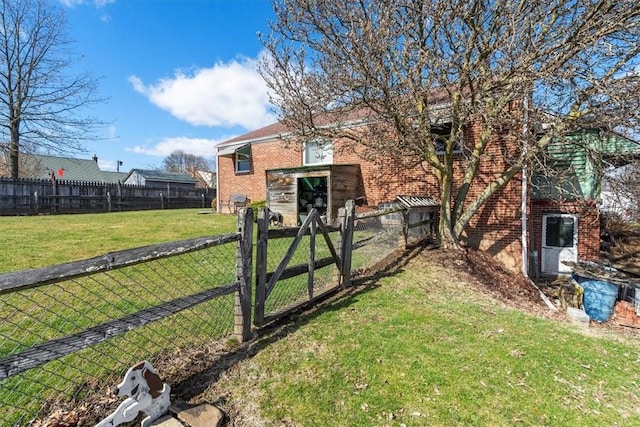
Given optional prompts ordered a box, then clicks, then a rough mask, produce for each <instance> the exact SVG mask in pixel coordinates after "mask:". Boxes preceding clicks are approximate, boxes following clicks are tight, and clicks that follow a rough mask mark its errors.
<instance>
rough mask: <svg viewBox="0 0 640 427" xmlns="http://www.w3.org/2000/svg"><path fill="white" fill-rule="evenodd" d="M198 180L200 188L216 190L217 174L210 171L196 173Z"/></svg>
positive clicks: (197, 185)
mask: <svg viewBox="0 0 640 427" xmlns="http://www.w3.org/2000/svg"><path fill="white" fill-rule="evenodd" d="M195 178H196V180H197V181H198V183H197V184H196V187H198V188H216V173H215V172H210V171H201V170H198V171H196V177H195Z"/></svg>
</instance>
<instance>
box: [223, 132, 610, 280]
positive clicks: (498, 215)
mask: <svg viewBox="0 0 640 427" xmlns="http://www.w3.org/2000/svg"><path fill="white" fill-rule="evenodd" d="M481 129H482V125H481V123H474V124H473V125H472V126H469V127H468V129H467V130H466V131H465V139H466V141H467V143H469V144H470V143H472V142H473V140H474V138H476V137H477V133H478V132H480V131H481ZM513 147H515V145H514V144H513V143H512V142H510V141H507V140H503V139H495V140H494V141H492V144H490V146H489V148H488V150H487V152H486V155H485V156H484V158H483V160H482V161H481V165H480V168H479V173H478V177H477V179H476V181H475V182H474V184H473V185H472V187H471V188H470V191H469V197H468V200H473V199H474V198H475V196H477V195H478V194H479V192H480V191H481V190H482V189H484V187H485V186H486V185H487V183H489V182H490V181H491V180H492V179H493V178H495V177H496V176H497V175H498V174H499V173H500V172H501V171H503V170H504V168H505V167H506V165H507V160H506V159H505V156H508V155H509V152H510V151H511V152H512V150H513V149H514V148H513ZM333 161H334V163H343V164H345V163H358V164H360V169H361V173H362V180H363V182H364V194H362V196H365V197H366V199H367V202H368V204H369V205H370V206H375V205H378V204H380V203H383V202H388V201H391V200H394V199H395V197H396V196H397V195H401V194H407V195H429V196H432V197H434V198H436V200H437V199H439V194H440V193H439V191H440V190H439V186H438V183H437V180H436V178H435V176H434V175H433V174H432V172H431V171H430V168H429V167H428V166H425V167H423V166H421V165H413V166H407V165H404V164H400V162H394V161H392V160H390V159H382V160H376V161H369V160H363V159H362V158H361V157H360V156H359V155H358V153H357V152H356V151H355V150H353V149H345V150H341V149H340V146H339V143H336V144H335V147H334V160H333ZM465 162H466V160H465V159H464V157H463V156H462V155H461V156H460V157H459V159H458V160H457V165H458V169H456V174H455V175H456V176H455V179H456V182H458V183H459V182H460V180H461V177H462V173H463V171H464V166H465ZM301 165H302V153H301V152H300V150H299V149H294V148H285V146H284V145H283V143H282V142H280V141H272V142H265V143H258V144H254V145H252V166H251V171H250V173H248V174H235V173H234V163H233V158H231V157H219V164H218V174H219V179H220V181H219V182H220V186H219V188H218V196H219V200H220V201H222V202H224V201H226V200H228V198H229V195H230V194H232V193H245V194H247V195H248V196H249V198H250V199H251V200H252V201H257V200H265V198H266V182H265V170H268V169H277V168H283V167H296V166H301ZM521 185H522V184H521V175H520V174H517V175H516V176H515V177H514V178H513V179H512V180H511V181H509V182H508V183H507V184H506V185H505V187H504V188H502V189H501V190H500V191H498V192H497V194H496V195H494V196H493V197H492V198H490V199H489V200H488V201H487V202H486V203H485V204H484V205H483V206H482V207H481V208H480V209H479V210H478V212H477V213H476V215H475V216H474V217H473V218H472V220H471V221H470V223H469V225H468V226H467V228H466V229H465V231H464V234H463V242H464V243H466V244H468V245H469V246H471V247H474V248H479V249H482V250H484V251H487V252H489V253H490V254H492V255H493V256H494V257H496V258H497V259H498V260H499V261H501V262H502V263H503V264H504V265H505V266H506V267H507V268H509V269H511V270H513V271H520V269H521V266H522V255H521V254H522V245H521V237H522V228H521V197H522V190H521V188H522V187H521ZM455 190H456V189H454V195H455ZM556 208H557V209H561V210H562V211H563V212H572V211H571V209H574V208H575V207H573V208H572V207H571V206H568V205H567V206H562V207H556ZM592 208H595V206H592ZM540 209H543V210H544V209H550V208H549V207H546V208H544V207H543V206H541V205H539V204H536V205H535V206H534V209H533V210H532V212H533V216H532V218H531V219H530V221H531V224H530V226H532V227H533V229H534V235H533V241H534V242H535V243H536V244H537V245H538V246H539V245H540V234H539V229H541V221H542V216H541V212H542V210H540ZM554 209H555V208H554ZM556 212H557V210H556ZM594 212H595V214H594ZM583 213H586V214H587V216H585V217H584V218H582V217H581V218H580V221H579V233H580V236H581V237H580V238H579V256H580V258H581V259H597V255H598V247H599V228H598V230H597V231H594V230H595V229H596V228H597V226H598V222H597V209H591V210H589V211H588V212H587V211H583ZM536 227H537V228H536ZM536 230H538V234H535V233H536ZM538 250H539V249H538ZM538 253H540V252H538Z"/></svg>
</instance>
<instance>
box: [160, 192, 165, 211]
mask: <svg viewBox="0 0 640 427" xmlns="http://www.w3.org/2000/svg"><path fill="white" fill-rule="evenodd" d="M160 209H164V197H162V193H160Z"/></svg>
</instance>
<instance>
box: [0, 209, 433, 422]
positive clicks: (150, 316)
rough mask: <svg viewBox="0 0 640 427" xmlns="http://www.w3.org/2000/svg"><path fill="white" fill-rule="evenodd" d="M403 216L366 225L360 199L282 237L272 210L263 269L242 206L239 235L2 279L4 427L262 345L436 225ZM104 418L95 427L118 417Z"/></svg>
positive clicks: (384, 215)
mask: <svg viewBox="0 0 640 427" xmlns="http://www.w3.org/2000/svg"><path fill="white" fill-rule="evenodd" d="M403 218H407V219H408V218H411V215H408V214H407V212H406V210H403V209H401V208H391V209H387V210H384V211H378V212H371V213H367V214H364V215H356V213H355V206H354V203H353V202H352V201H349V202H348V203H347V205H346V206H345V208H342V209H341V211H340V217H339V221H338V222H337V223H336V224H333V225H329V224H325V223H324V222H323V221H322V219H321V217H320V215H318V213H317V211H316V212H311V213H310V214H309V215H308V216H307V218H306V220H305V222H304V223H303V224H302V226H301V227H300V228H280V227H270V226H269V223H268V215H267V211H266V210H261V211H260V212H259V214H258V221H257V227H256V228H257V240H256V258H255V261H254V258H253V228H254V227H253V211H252V209H251V208H240V209H239V212H238V227H237V232H236V233H233V234H227V235H220V236H211V237H203V238H197V239H188V240H183V241H179V242H172V243H163V244H159V245H151V246H147V247H142V248H136V249H131V250H124V251H120V252H113V253H109V254H106V255H104V256H100V257H95V258H91V259H88V260H84V261H77V262H72V263H67V264H61V265H55V266H51V267H46V268H40V269H34V270H26V271H20V272H13V273H5V274H0V296H1V298H0V319H1V322H0V424H2V425H23V424H26V423H27V422H28V421H29V420H40V421H42V420H45V419H46V418H47V415H48V414H49V413H51V412H52V411H53V410H55V409H56V408H58V407H59V406H60V405H63V406H64V405H70V404H71V403H70V402H80V403H82V400H83V399H92V398H93V399H95V398H96V397H95V396H96V395H102V396H105V395H109V391H108V390H109V389H110V388H111V387H112V386H113V385H114V384H115V383H116V382H117V381H118V380H119V378H118V377H119V375H120V374H121V373H122V372H123V371H124V370H126V367H128V366H131V365H132V364H134V363H135V362H137V361H138V360H141V359H147V360H150V361H152V362H153V361H154V360H156V359H158V358H160V357H161V356H162V357H163V360H174V358H175V359H177V358H179V357H180V355H181V354H182V350H180V349H181V348H198V347H201V348H206V347H207V346H209V345H211V344H212V343H214V342H216V341H219V340H220V339H221V338H225V337H228V336H235V337H236V338H237V339H238V340H239V341H241V342H242V341H246V340H248V339H250V337H251V329H252V323H253V324H254V325H256V326H262V325H264V324H265V323H266V322H268V321H271V320H275V319H279V318H281V317H282V316H284V315H285V314H287V313H289V312H290V311H292V310H294V309H299V308H300V307H302V306H306V305H309V304H312V303H314V302H316V301H317V300H318V299H319V298H322V297H324V296H326V295H329V294H330V293H332V292H335V291H337V290H339V289H341V288H344V287H348V286H351V277H352V275H353V274H354V272H357V271H363V269H371V268H372V267H373V266H374V264H375V263H377V262H378V261H380V260H381V259H382V258H384V257H387V256H388V255H389V254H391V253H399V252H397V249H398V247H400V248H403V247H404V246H405V245H406V243H407V239H406V237H407V236H408V235H409V233H408V231H410V230H417V229H420V230H422V228H424V227H425V225H429V226H431V225H433V222H432V221H426V220H424V219H420V218H417V221H416V222H414V223H413V224H409V223H404V222H403ZM419 235H420V237H421V238H424V237H426V236H428V233H424V232H422V231H421V232H420V233H419ZM267 249H268V251H267ZM254 262H255V271H256V277H255V283H256V285H255V289H256V290H255V292H256V294H255V303H254V304H253V305H252V301H253V300H254V297H253V295H252V293H253V289H252V282H253V276H252V271H253V268H254ZM374 271H375V270H374ZM176 349H177V350H176ZM171 380H172V379H171V378H166V381H167V382H169V383H170V382H171ZM113 403H114V405H115V403H117V402H113ZM85 407H89V408H91V406H90V405H87V406H85ZM100 408H101V409H100V411H102V412H100V411H97V412H96V411H95V410H93V411H92V410H91V409H89V410H88V411H92V412H91V413H90V414H89V415H87V416H88V417H89V418H86V419H85V420H86V422H88V423H90V422H96V421H97V420H99V419H100V418H101V417H102V416H104V415H106V414H107V413H109V412H111V411H113V410H114V409H115V407H108V405H101V406H100ZM85 411H87V409H85ZM91 417H93V418H91ZM38 422H39V421H38Z"/></svg>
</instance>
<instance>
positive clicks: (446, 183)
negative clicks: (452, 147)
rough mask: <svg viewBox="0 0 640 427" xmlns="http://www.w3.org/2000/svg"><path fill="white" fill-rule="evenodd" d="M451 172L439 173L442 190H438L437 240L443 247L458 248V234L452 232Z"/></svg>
mask: <svg viewBox="0 0 640 427" xmlns="http://www.w3.org/2000/svg"><path fill="white" fill-rule="evenodd" d="M451 180H452V174H448V173H443V174H441V175H440V182H441V185H442V190H441V192H440V221H439V222H438V241H439V243H440V246H441V247H443V248H445V249H459V248H460V242H458V238H459V236H456V235H455V234H454V232H453V226H454V224H455V222H454V221H453V217H452V216H453V211H452V209H451V187H452V182H451Z"/></svg>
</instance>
